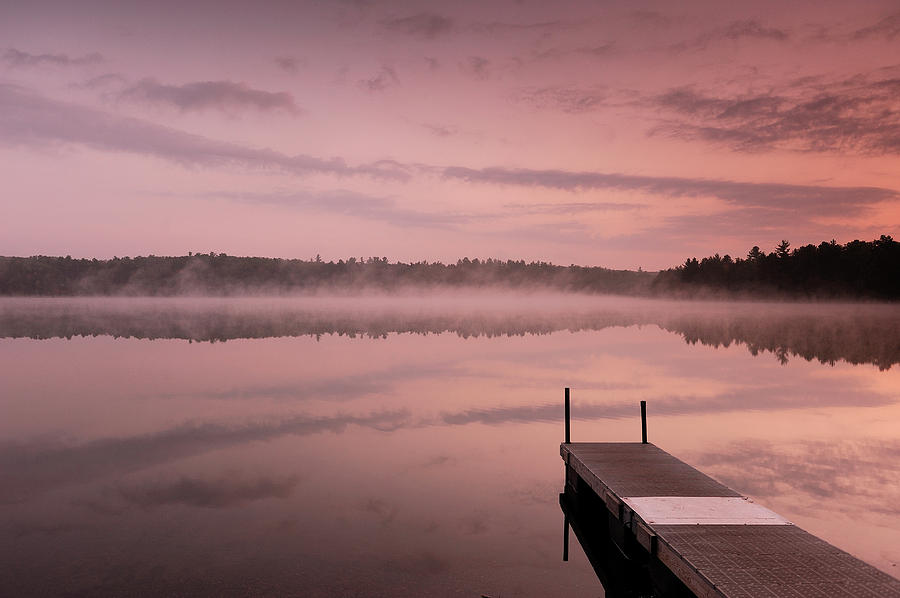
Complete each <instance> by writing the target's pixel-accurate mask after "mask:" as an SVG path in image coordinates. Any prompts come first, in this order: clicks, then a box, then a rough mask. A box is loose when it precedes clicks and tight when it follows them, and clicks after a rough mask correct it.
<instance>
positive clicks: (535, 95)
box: [514, 86, 607, 114]
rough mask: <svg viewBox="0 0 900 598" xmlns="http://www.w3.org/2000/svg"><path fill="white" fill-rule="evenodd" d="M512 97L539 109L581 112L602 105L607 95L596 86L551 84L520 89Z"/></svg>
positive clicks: (571, 112) (570, 112) (572, 112)
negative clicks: (549, 85)
mask: <svg viewBox="0 0 900 598" xmlns="http://www.w3.org/2000/svg"><path fill="white" fill-rule="evenodd" d="M514 99H515V100H516V101H519V102H522V103H525V104H529V105H531V106H533V107H534V108H538V109H541V110H548V109H549V110H560V111H562V112H567V113H569V114H581V113H584V112H590V111H592V110H596V109H598V108H600V107H602V106H603V105H604V102H605V101H606V99H607V95H606V92H605V91H604V90H603V89H598V88H594V89H587V88H579V87H559V86H551V87H530V88H525V89H521V90H519V92H518V93H517V94H516V95H515V96H514Z"/></svg>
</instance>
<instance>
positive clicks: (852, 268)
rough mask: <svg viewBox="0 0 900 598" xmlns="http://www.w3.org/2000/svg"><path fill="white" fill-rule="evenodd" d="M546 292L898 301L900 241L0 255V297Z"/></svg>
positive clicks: (899, 294)
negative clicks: (391, 255)
mask: <svg viewBox="0 0 900 598" xmlns="http://www.w3.org/2000/svg"><path fill="white" fill-rule="evenodd" d="M443 287H451V288H454V287H455V288H471V287H500V288H508V289H516V290H523V289H548V290H558V291H566V292H586V293H607V294H621V295H642V296H683V297H698V296H699V297H706V296H720V295H724V296H749V297H778V298H801V299H802V298H822V299H840V298H869V299H879V300H895V299H900V243H898V242H897V241H894V239H893V238H892V237H890V236H886V235H882V236H881V237H880V238H878V239H876V240H874V241H858V240H857V241H851V242H849V243H846V244H844V245H841V244H839V243H836V242H835V241H834V240H832V241H830V242H822V243H820V244H819V245H812V244H810V245H804V246H802V247H797V248H793V249H792V248H791V245H790V243H789V242H788V241H786V240H785V241H782V242H781V243H780V244H779V245H778V246H777V247H775V248H774V250H773V251H772V252H771V253H766V252H765V251H763V250H761V249H760V248H759V247H753V248H752V249H751V250H750V251H749V252H748V253H747V256H746V257H745V258H741V257H738V258H732V257H731V256H730V255H724V256H720V255H719V254H715V255H713V256H710V257H705V258H702V259H699V260H698V259H697V258H689V259H687V260H685V262H684V263H683V264H682V265H680V266H678V267H675V268H670V269H668V270H663V271H661V272H658V273H651V272H643V271H641V270H640V269H639V270H638V271H637V272H635V271H631V270H612V269H608V268H602V267H586V266H576V265H570V266H559V265H555V264H551V263H548V262H543V261H539V262H527V263H526V262H525V261H524V260H505V261H504V260H497V259H490V258H489V259H486V260H479V259H477V258H476V259H472V260H470V259H469V258H464V259H461V260H458V261H457V262H456V263H450V264H444V263H442V262H427V261H422V262H414V263H403V262H389V261H388V260H387V258H385V257H380V258H379V257H370V258H367V259H362V258H359V259H357V258H353V257H351V258H349V259H347V260H338V261H337V262H335V261H328V262H326V261H323V260H322V259H321V257H320V256H316V258H315V259H310V260H299V259H279V258H262V257H235V256H230V255H226V254H224V253H215V252H210V253H206V254H204V253H196V254H195V253H190V254H188V255H186V256H176V257H160V256H153V255H150V256H146V257H134V258H130V257H123V258H120V257H114V258H113V259H110V260H98V259H73V258H72V257H70V256H66V257H49V256H32V257H0V295H20V296H22V295H42V296H76V295H132V296H139V295H140V296H173V295H191V294H194V295H241V294H289V293H313V292H329V291H336V292H347V291H351V292H352V291H368V290H380V291H396V290H402V289H404V288H426V289H427V288H443Z"/></svg>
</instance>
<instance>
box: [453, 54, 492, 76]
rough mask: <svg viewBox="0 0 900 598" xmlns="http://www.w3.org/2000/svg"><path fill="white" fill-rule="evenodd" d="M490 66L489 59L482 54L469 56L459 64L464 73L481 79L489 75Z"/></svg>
mask: <svg viewBox="0 0 900 598" xmlns="http://www.w3.org/2000/svg"><path fill="white" fill-rule="evenodd" d="M490 66H491V61H490V60H488V59H487V58H484V57H483V56H469V57H468V58H467V59H466V60H465V61H463V62H461V63H460V64H459V68H460V69H461V70H462V71H463V72H464V73H466V74H467V75H471V76H472V77H474V78H476V79H479V80H482V81H483V80H485V79H488V78H489V77H490V76H491V72H490Z"/></svg>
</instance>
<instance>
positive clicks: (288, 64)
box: [273, 56, 306, 73]
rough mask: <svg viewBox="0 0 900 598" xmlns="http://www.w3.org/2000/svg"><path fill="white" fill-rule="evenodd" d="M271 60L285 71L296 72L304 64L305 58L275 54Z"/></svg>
mask: <svg viewBox="0 0 900 598" xmlns="http://www.w3.org/2000/svg"><path fill="white" fill-rule="evenodd" d="M273 62H274V63H275V66H277V67H278V68H280V69H281V70H283V71H285V72H287V73H296V72H297V71H299V70H300V67H303V66H306V60H305V59H303V58H297V57H296V56H276V57H275V58H274V59H273Z"/></svg>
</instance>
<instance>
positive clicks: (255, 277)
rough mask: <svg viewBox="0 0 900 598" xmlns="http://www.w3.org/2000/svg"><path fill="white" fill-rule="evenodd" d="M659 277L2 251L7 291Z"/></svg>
mask: <svg viewBox="0 0 900 598" xmlns="http://www.w3.org/2000/svg"><path fill="white" fill-rule="evenodd" d="M652 280H653V275H651V274H648V273H646V272H634V271H630V270H611V269H607V268H600V267H582V266H575V265H571V266H558V265H555V264H551V263H547V262H530V263H526V262H525V261H524V260H518V261H516V260H506V261H503V260H496V259H486V260H479V259H474V260H470V259H469V258H464V259H461V260H459V261H457V262H456V263H451V264H444V263H441V262H424V261H423V262H415V263H402V262H394V263H391V262H388V260H387V258H385V257H381V258H379V257H370V258H367V259H362V258H360V259H356V258H352V257H351V258H350V259H348V260H338V261H337V262H334V261H328V262H326V261H323V260H322V259H321V257H319V256H316V258H315V259H313V260H299V259H278V258H261V257H235V256H230V255H226V254H224V253H215V252H210V253H207V254H204V253H196V254H195V253H191V254H189V255H187V256H177V257H159V256H153V255H151V256H147V257H134V258H130V257H123V258H120V257H114V258H113V259H110V260H98V259H73V258H72V257H70V256H66V257H48V256H33V257H0V295H43V296H72V295H134V296H138V295H140V296H169V295H182V294H202V295H239V294H246V293H250V294H257V293H272V294H286V293H303V292H320V291H331V290H333V291H347V290H383V291H394V290H400V289H402V288H405V287H416V288H429V287H433V288H439V287H507V288H513V289H526V288H532V287H533V288H545V289H554V290H561V291H569V292H592V293H620V294H629V293H637V292H640V291H644V292H646V290H647V289H648V288H649V286H650V284H651V283H652Z"/></svg>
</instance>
